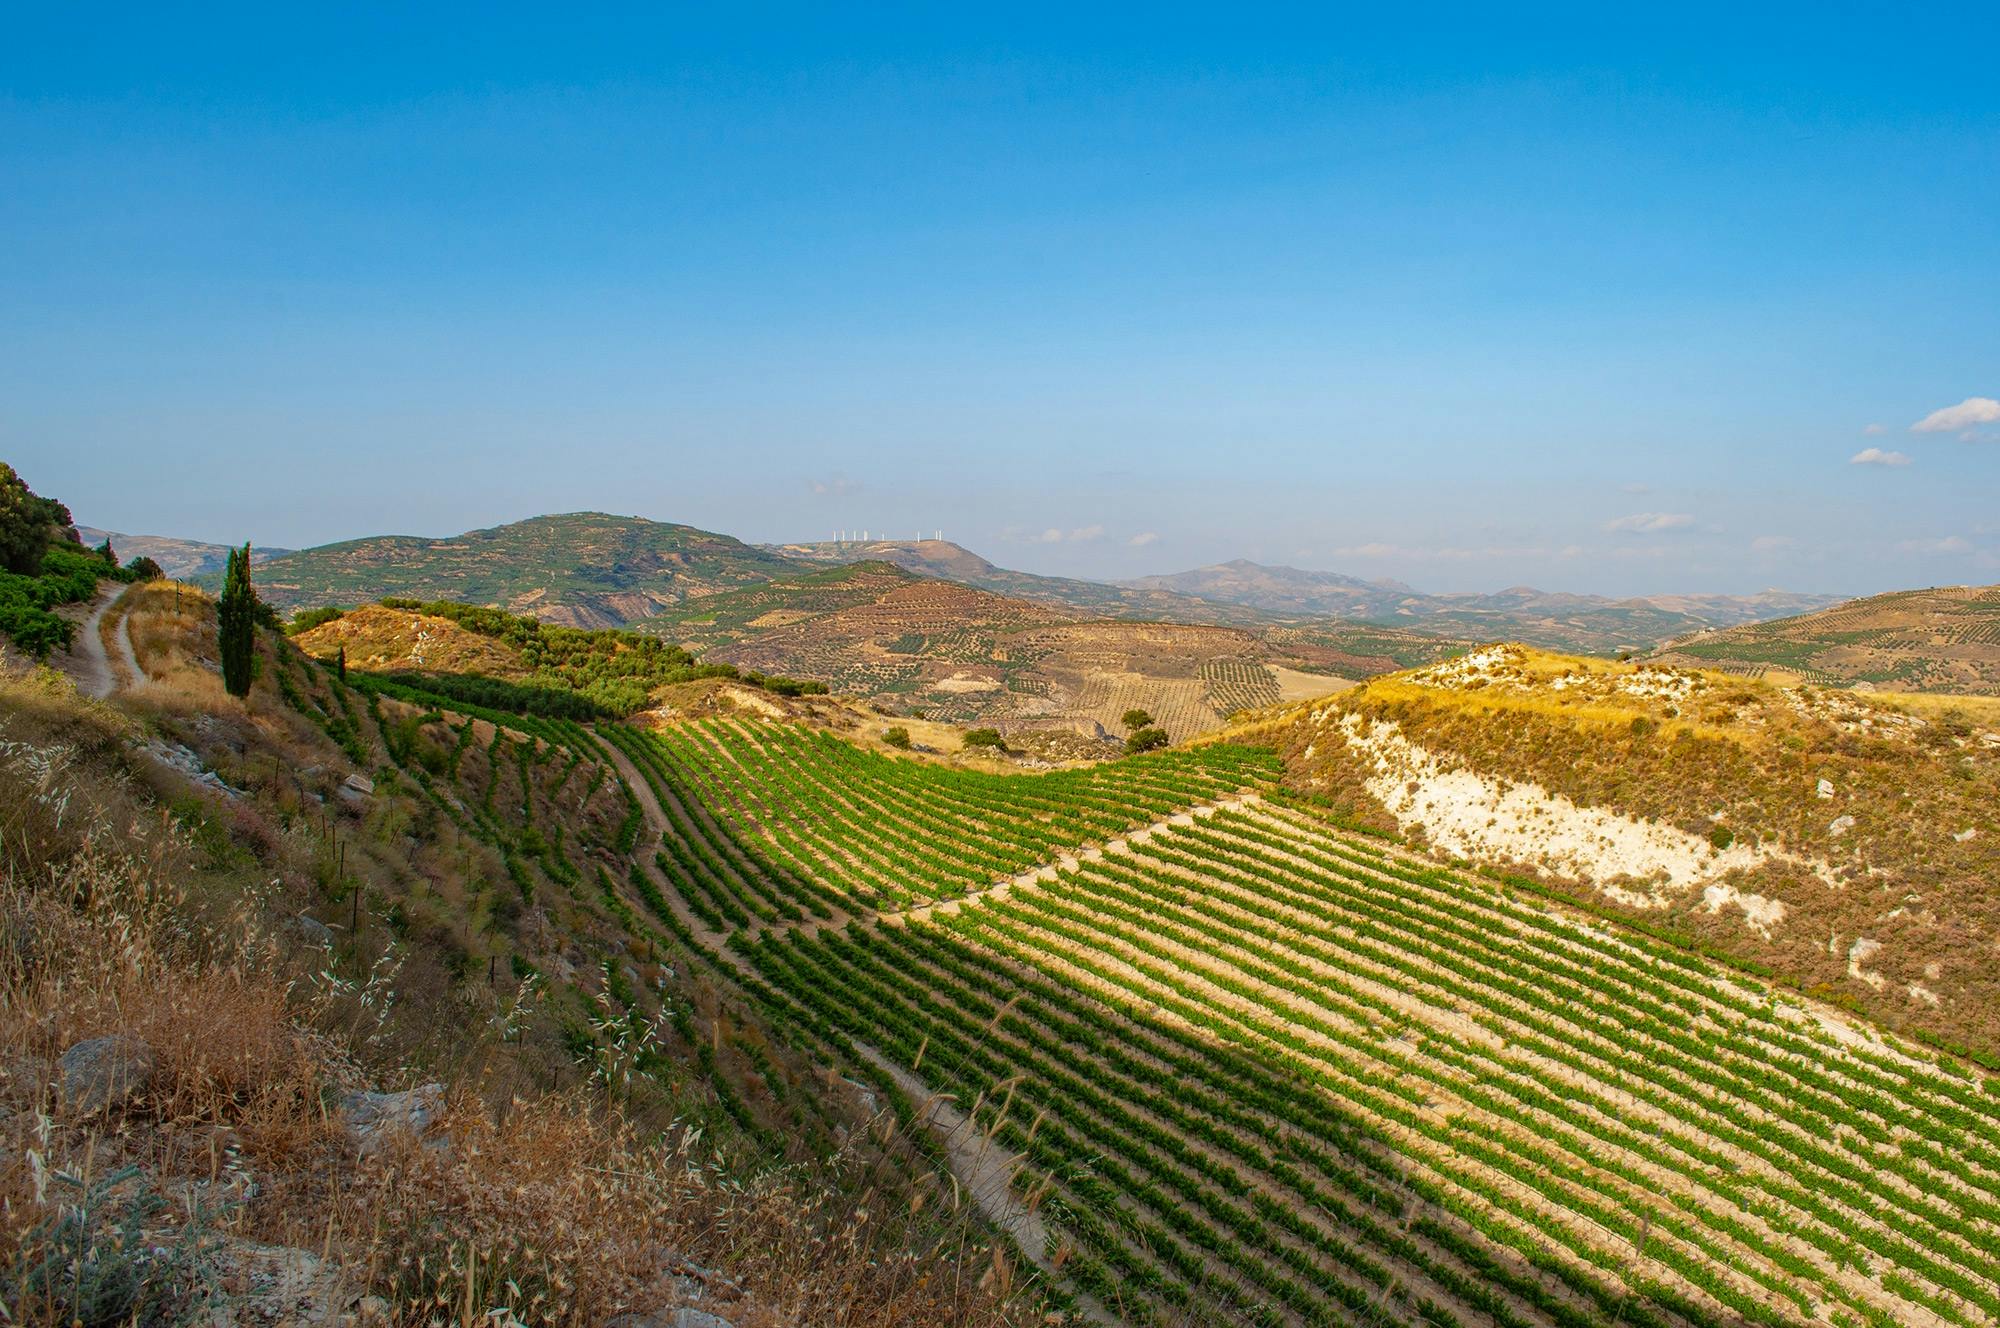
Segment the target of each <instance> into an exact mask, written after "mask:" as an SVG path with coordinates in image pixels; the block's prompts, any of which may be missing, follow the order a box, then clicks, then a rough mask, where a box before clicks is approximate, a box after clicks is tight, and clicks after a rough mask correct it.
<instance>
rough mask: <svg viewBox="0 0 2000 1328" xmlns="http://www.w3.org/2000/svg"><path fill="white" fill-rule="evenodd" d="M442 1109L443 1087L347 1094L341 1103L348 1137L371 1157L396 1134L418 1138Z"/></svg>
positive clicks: (366, 1155) (436, 1085)
mask: <svg viewBox="0 0 2000 1328" xmlns="http://www.w3.org/2000/svg"><path fill="white" fill-rule="evenodd" d="M443 1110H444V1086H443V1085H442V1084H423V1085H421V1086H419V1087H416V1088H412V1089H408V1090H406V1091H404V1092H401V1093H349V1094H348V1095H347V1097H346V1099H345V1100H344V1101H343V1102H342V1103H341V1104H340V1117H341V1122H342V1124H344V1125H345V1126H346V1127H347V1135H348V1137H349V1138H350V1139H352V1140H353V1141H354V1143H355V1145H356V1146H357V1147H358V1148H359V1149H360V1150H361V1155H362V1156H363V1157H369V1156H372V1155H373V1154H375V1153H378V1152H380V1151H381V1150H382V1149H383V1148H385V1147H387V1146H388V1145H389V1143H390V1142H391V1141H392V1140H394V1139H395V1138H396V1137H397V1136H399V1135H405V1134H407V1135H409V1136H411V1137H413V1138H420V1137H422V1135H423V1134H424V1132H425V1131H427V1130H429V1129H430V1127H431V1126H432V1124H434V1123H435V1122H436V1120H437V1117H438V1113H439V1112H441V1111H443Z"/></svg>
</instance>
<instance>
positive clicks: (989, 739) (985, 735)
mask: <svg viewBox="0 0 2000 1328" xmlns="http://www.w3.org/2000/svg"><path fill="white" fill-rule="evenodd" d="M965 745H966V746H967V747H991V748H993V749H994V750H996V751H1002V752H1004V751H1006V750H1007V740H1006V739H1005V738H1002V737H1001V736H1000V730H999V729H970V730H968V731H967V732H966V735H965Z"/></svg>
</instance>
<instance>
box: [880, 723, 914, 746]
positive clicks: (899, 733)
mask: <svg viewBox="0 0 2000 1328" xmlns="http://www.w3.org/2000/svg"><path fill="white" fill-rule="evenodd" d="M882 741H883V742H886V743H888V744H889V745H890V746H891V747H894V748H896V749H898V750H899V751H905V752H907V751H908V750H910V731H909V730H908V729H906V728H904V727H903V726H902V725H901V724H898V725H896V726H895V727H893V728H890V729H886V730H884V731H883V733H882Z"/></svg>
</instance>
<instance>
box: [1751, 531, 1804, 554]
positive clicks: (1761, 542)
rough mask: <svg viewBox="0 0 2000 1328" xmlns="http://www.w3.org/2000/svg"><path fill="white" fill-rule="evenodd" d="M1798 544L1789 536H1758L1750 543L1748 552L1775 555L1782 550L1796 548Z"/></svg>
mask: <svg viewBox="0 0 2000 1328" xmlns="http://www.w3.org/2000/svg"><path fill="white" fill-rule="evenodd" d="M1798 543H1799V542H1798V541H1797V540H1795V539H1793V538H1792V537H1791V536H1790V535H1759V536H1758V537H1757V538H1756V539H1753V540H1751V541H1750V552H1752V553H1777V552H1779V551H1780V550H1783V549H1792V548H1797V547H1798Z"/></svg>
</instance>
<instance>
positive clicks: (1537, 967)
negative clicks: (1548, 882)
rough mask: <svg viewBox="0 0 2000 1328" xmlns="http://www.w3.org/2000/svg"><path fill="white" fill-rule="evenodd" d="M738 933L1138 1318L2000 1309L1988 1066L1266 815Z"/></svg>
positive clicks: (1070, 1262)
mask: <svg viewBox="0 0 2000 1328" xmlns="http://www.w3.org/2000/svg"><path fill="white" fill-rule="evenodd" d="M743 948H744V950H745V952H746V953H747V955H748V957H749V960H750V962H751V963H752V964H754V966H755V968H756V969H757V971H758V972H759V974H760V975H761V976H762V977H763V978H764V979H765V980H766V981H767V982H768V983H769V984H770V985H771V986H772V987H773V988H774V989H775V990H776V991H778V992H781V993H783V994H784V999H785V1000H786V1001H787V1002H788V1003H789V1004H790V1005H791V1007H792V1010H793V1012H794V1015H795V1017H796V1018H797V1019H799V1020H800V1021H801V1022H802V1023H804V1024H805V1025H807V1026H808V1027H810V1028H811V1029H813V1030H815V1031H816V1032H817V1033H818V1034H819V1035H820V1036H821V1037H822V1038H823V1039H824V1040H825V1041H826V1042H827V1043H829V1044H830V1045H832V1046H834V1047H841V1048H847V1049H849V1051H850V1054H858V1053H855V1052H854V1048H855V1047H857V1046H858V1045H865V1046H867V1047H871V1048H875V1049H878V1050H879V1051H880V1052H881V1053H882V1054H885V1055H887V1056H888V1057H890V1058H891V1059H893V1060H895V1061H899V1062H901V1063H902V1064H903V1065H905V1066H914V1067H920V1070H921V1073H922V1074H923V1076H924V1077H925V1079H926V1080H927V1081H928V1083H929V1084H930V1086H931V1087H932V1088H933V1089H935V1090H936V1091H941V1092H949V1093H952V1094H954V1095H955V1096H956V1099H957V1100H958V1101H959V1102H960V1103H962V1104H974V1105H973V1106H972V1114H973V1116H974V1119H975V1120H976V1121H977V1122H978V1123H979V1125H980V1126H981V1127H982V1128H983V1129H984V1130H986V1131H988V1132H990V1133H991V1134H992V1137H994V1138H995V1139H997V1140H999V1141H1001V1142H1002V1143H1004V1145H1005V1146H1006V1147H1007V1148H1009V1149H1012V1150H1016V1151H1017V1152H1018V1153H1019V1154H1020V1155H1021V1157H1022V1158H1023V1166H1022V1170H1021V1172H1020V1174H1019V1177H1018V1180H1017V1187H1018V1189H1019V1190H1020V1191H1021V1192H1022V1193H1024V1194H1036V1195H1040V1196H1042V1197H1043V1199H1044V1202H1043V1203H1042V1205H1041V1217H1042V1219H1043V1220H1044V1222H1046V1223H1047V1225H1048V1226H1049V1227H1050V1229H1051V1239H1052V1241H1053V1242H1054V1247H1053V1249H1052V1250H1051V1252H1050V1254H1051V1257H1050V1260H1049V1262H1050V1264H1051V1265H1053V1266H1058V1267H1059V1268H1060V1276H1061V1277H1062V1278H1063V1280H1064V1281H1065V1282H1066V1283H1067V1284H1068V1285H1070V1286H1071V1287H1073V1288H1074V1289H1076V1290H1078V1291H1082V1292H1085V1293H1087V1294H1089V1295H1091V1296H1093V1297H1095V1298H1096V1299H1097V1300H1098V1301H1099V1302H1101V1303H1102V1304H1103V1305H1105V1306H1109V1307H1111V1308H1112V1309H1113V1310H1114V1312H1115V1313H1117V1314H1118V1315H1119V1316H1120V1317H1122V1318H1126V1319H1129V1320H1132V1321H1136V1322H1159V1323H1181V1322H1198V1323H1285V1324H1290V1323H1347V1322H1375V1323H1402V1322H1418V1321H1422V1322H1432V1323H1467V1324H1473V1323H1479V1324H1483V1323H1489V1322H1490V1323H1502V1324H1540V1323H1555V1324H1576V1325H1585V1324H1606V1325H1609V1324H1639V1325H1673V1324H1694V1325H1711V1324H1712V1325H1720V1324H1735V1323H1745V1322H1752V1323H1772V1324H1778V1323H1807V1322H1815V1321H1817V1322H1833V1323H1847V1324H1863V1323H1881V1324H1888V1323H1895V1324H1910V1323H1957V1324H1978V1323H1988V1322H1992V1321H1993V1320H1994V1318H1995V1317H1996V1316H2000V1289H1996V1288H2000V1235H1997V1234H1996V1233H2000V1226H1996V1222H2000V1096H1996V1095H1995V1093H1994V1092H1993V1091H1991V1090H1989V1089H1988V1088H1987V1087H1986V1086H1985V1085H1983V1084H1982V1083H1981V1082H1979V1080H1978V1079H1977V1078H1975V1077H1973V1076H1971V1075H1969V1074H1967V1073H1965V1072H1962V1071H1960V1070H1958V1069H1956V1068H1955V1067H1952V1066H1948V1065H1941V1064H1938V1063H1937V1062H1935V1061H1933V1060H1931V1059H1928V1058H1926V1057H1923V1056H1920V1055H1918V1054H1917V1053H1915V1052H1913V1051H1911V1050H1910V1049H1908V1048H1906V1047H1903V1046H1900V1045H1899V1044H1897V1043H1895V1042H1893V1041H1891V1040H1889V1039H1887V1038H1882V1037H1878V1036H1875V1035H1872V1034H1869V1033H1867V1032H1866V1031H1864V1030H1861V1029H1859V1028H1856V1027H1849V1026H1847V1025H1845V1024H1842V1023H1837V1022H1835V1021H1834V1020H1833V1019H1831V1018H1830V1017H1825V1016H1821V1015H1818V1014H1814V1013H1810V1012H1807V1011H1804V1010H1802V1009H1799V1008H1798V1007H1796V1006H1795V1005H1792V1004H1788V1003H1787V1002H1786V1001H1784V1000H1783V999H1780V998H1777V997H1774V995H1773V994H1772V993H1770V992H1768V991H1764V990H1761V989H1758V988H1756V987H1754V986H1753V985H1751V984H1748V983H1747V982H1745V981H1743V980H1739V979H1735V978H1732V977H1730V976H1728V975H1726V974H1724V973H1722V972H1720V971H1717V970H1716V969H1714V968H1712V967H1711V966H1709V965H1708V964H1706V963H1705V962H1702V961H1700V960H1697V959H1694V958H1692V957H1690V956H1688V955H1687V954H1685V953H1684V952H1681V951H1678V950H1675V949H1672V948H1670V947H1667V946H1664V945H1661V944H1657V943H1654V942H1651V941H1649V940H1646V939H1644V938H1641V937H1637V936H1628V935H1614V934H1611V933H1609V932H1607V931H1605V930H1604V929H1602V928H1601V927H1597V926H1591V925H1584V924H1581V923H1578V922H1575V921H1571V920H1569V919H1567V918H1565V917H1562V916H1559V915H1557V914H1555V913H1553V912H1552V911H1550V910H1549V909H1547V908H1545V907H1543V906H1541V905H1539V904H1537V903H1534V902H1529V901H1525V900H1522V899H1518V898H1513V897H1509V896H1507V895H1505V894H1503V893H1500V892H1496V891H1495V890H1494V889H1492V888H1490V887H1487V886H1484V885H1478V884H1472V883H1468V882H1466V881H1463V880H1461V879H1458V878H1456V877H1454V876H1452V875H1450V874H1448V873H1445V872H1442V871H1438V870H1433V869H1427V868H1421V867H1418V866H1415V865H1413V864H1411V863H1409V862H1406V861H1404V860H1402V859H1400V858H1398V857H1396V856H1393V855H1391V854H1389V853H1387V852H1385V851H1383V850H1381V849H1380V848H1378V847H1376V846H1373V845H1370V844H1367V843H1365V842H1356V841H1354V840H1352V839H1349V838H1347V837H1344V836H1340V835H1337V834H1333V833H1329V832H1328V831H1327V830H1326V829H1325V828H1323V827H1321V826H1319V825H1318V824H1316V823H1314V822H1311V821H1309V820H1308V819H1306V818H1305V817H1303V816H1301V815H1299V814H1296V813H1294V812H1292V811H1289V810H1285V809H1283V808H1277V807H1273V806H1271V805H1270V804H1268V803H1267V804H1263V805H1260V806H1255V807H1250V808H1245V809H1240V810H1226V811H1223V812H1220V813H1218V814H1215V815H1213V816H1209V817H1206V818H1202V819H1200V820H1199V821H1197V823H1196V824H1194V825H1191V826H1186V827H1167V828H1163V829H1161V830H1160V831H1158V832H1157V833H1155V834H1153V835H1151V836H1149V837H1147V838H1146V839H1145V840H1144V842H1140V843H1134V844H1133V845H1131V846H1130V847H1129V848H1128V849H1126V850H1123V851H1120V852H1117V853H1114V854H1110V855H1106V856H1105V857H1103V858H1102V859H1099V860H1095V861H1088V862H1084V863H1082V864H1079V865H1078V866H1077V867H1076V868H1074V869H1072V870H1066V871H1064V872H1062V873H1061V874H1060V876H1059V877H1058V878H1057V879H1055V880H1054V881H1052V882H1050V883H1048V884H1045V885H1039V886H1036V887H1033V888H1025V889H1015V890H1013V891H1011V892H1008V893H1007V894H1006V895H1005V896H1004V897H1000V896H987V897H984V898H982V899H980V900H978V901H976V902H969V903H967V904H965V905H963V906H962V908H961V909H960V910H959V911H957V912H956V914H955V915H954V916H952V917H951V918H949V919H945V920H942V921H940V920H936V919H933V920H931V921H926V922H921V923H917V922H912V923H907V924H898V923H893V922H891V923H879V922H878V923H874V924H859V923H857V924H854V925H852V926H849V927H847V928H845V929H842V930H827V931H821V932H819V933H818V934H816V935H813V936H808V935H806V934H804V933H803V932H800V931H791V932H785V931H777V932H772V933H769V934H767V935H764V936H762V937H760V938H759V939H756V940H754V941H751V942H747V943H745V945H744V947H743Z"/></svg>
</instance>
